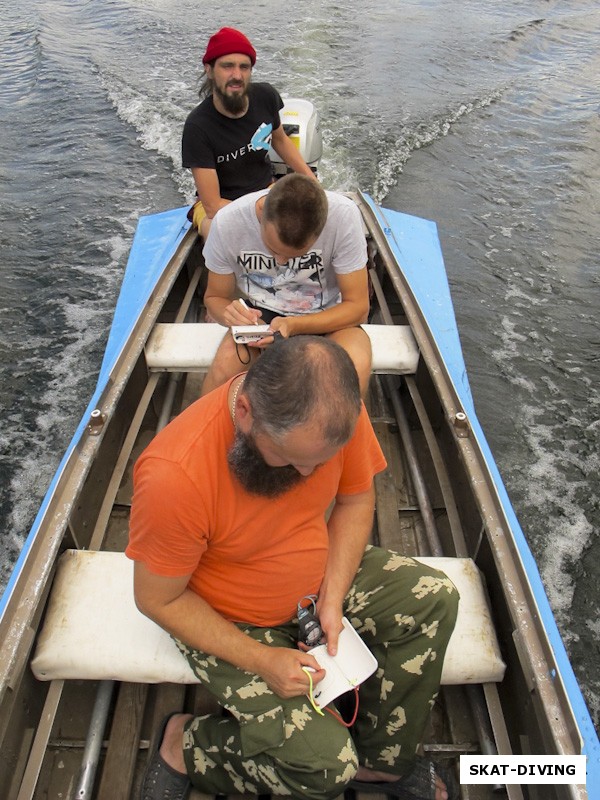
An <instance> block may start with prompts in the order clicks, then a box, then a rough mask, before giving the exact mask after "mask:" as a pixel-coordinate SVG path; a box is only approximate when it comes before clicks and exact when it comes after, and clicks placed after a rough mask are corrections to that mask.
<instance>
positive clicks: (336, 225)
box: [203, 190, 367, 316]
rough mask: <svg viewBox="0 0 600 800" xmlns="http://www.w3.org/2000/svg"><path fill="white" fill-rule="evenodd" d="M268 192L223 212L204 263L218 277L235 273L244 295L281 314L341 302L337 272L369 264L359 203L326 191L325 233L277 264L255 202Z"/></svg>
mask: <svg viewBox="0 0 600 800" xmlns="http://www.w3.org/2000/svg"><path fill="white" fill-rule="evenodd" d="M267 191H268V190H262V191H260V192H253V193H252V194H247V195H245V196H244V197H240V198H239V199H238V200H235V201H234V202H233V203H230V204H229V205H227V206H224V207H223V208H221V209H220V210H219V212H218V213H217V214H216V215H215V217H214V219H213V221H212V224H211V228H210V233H209V235H208V238H207V240H206V244H205V245H204V251H203V252H204V260H205V262H206V266H207V267H208V269H209V270H210V271H211V272H214V273H217V274H219V275H229V274H231V273H235V277H236V283H237V286H238V289H239V291H240V293H241V295H242V296H243V297H245V298H247V299H248V300H250V302H251V303H252V305H255V306H260V307H261V308H267V309H269V310H271V311H274V312H276V313H277V314H281V315H282V316H290V315H300V314H314V313H315V312H317V311H323V310H324V309H326V308H330V307H331V306H334V305H335V304H336V303H339V302H340V300H341V298H340V291H339V287H338V283H337V278H336V276H337V275H338V274H340V275H341V274H348V273H350V272H355V271H356V270H359V269H363V268H364V267H365V265H366V263H367V246H366V241H365V236H364V233H363V226H362V217H361V215H360V211H359V210H358V208H357V206H356V204H355V203H354V202H353V201H352V200H350V199H349V198H348V197H345V196H344V195H341V194H337V193H336V192H326V195H327V202H328V206H329V211H328V215H327V222H326V223H325V227H324V229H323V232H322V233H321V235H320V236H319V238H318V239H317V241H316V242H315V243H314V245H313V246H312V247H311V248H310V250H309V251H308V252H307V253H305V254H304V255H302V256H300V257H298V258H293V259H290V260H289V261H288V262H287V263H286V264H283V265H278V264H277V263H276V261H275V258H274V257H273V256H272V255H271V254H270V253H269V251H268V250H267V248H266V246H265V245H264V243H263V240H262V237H261V235H260V223H259V221H258V217H257V216H256V207H255V206H256V201H257V200H258V199H259V198H260V197H263V196H264V195H265V194H266V193H267Z"/></svg>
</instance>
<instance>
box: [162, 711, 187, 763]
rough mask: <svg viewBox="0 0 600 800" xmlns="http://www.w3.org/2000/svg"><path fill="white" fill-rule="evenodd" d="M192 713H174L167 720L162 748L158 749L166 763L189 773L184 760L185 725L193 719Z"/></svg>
mask: <svg viewBox="0 0 600 800" xmlns="http://www.w3.org/2000/svg"><path fill="white" fill-rule="evenodd" d="M192 716H193V715H192V714H174V715H173V716H172V717H171V719H170V720H169V721H168V722H167V727H166V728H165V733H164V736H163V740H162V743H161V745H160V750H159V751H158V752H159V753H160V755H161V756H162V758H163V759H164V760H165V761H166V763H167V764H168V765H169V766H170V767H172V768H173V769H176V770H177V772H181V773H183V774H184V775H185V774H186V773H187V770H186V768H185V761H184V760H183V726H184V725H185V723H186V722H187V721H188V720H189V719H192Z"/></svg>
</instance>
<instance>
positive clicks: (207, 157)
mask: <svg viewBox="0 0 600 800" xmlns="http://www.w3.org/2000/svg"><path fill="white" fill-rule="evenodd" d="M202 63H203V64H204V71H205V77H204V81H203V84H202V86H201V88H200V98H201V99H202V102H201V103H200V105H198V106H196V108H195V109H194V110H193V111H192V112H191V113H190V115H189V116H188V118H187V120H186V122H185V125H184V129H183V139H182V163H183V166H184V167H188V168H190V169H191V170H192V175H193V178H194V183H195V185H196V193H197V195H198V202H196V204H195V205H194V207H193V209H192V212H191V217H190V218H191V219H192V221H193V222H194V225H195V226H196V227H197V228H198V230H199V231H200V233H201V234H202V236H203V237H204V238H205V239H206V236H207V235H208V230H209V228H210V221H211V219H212V218H213V217H214V215H215V214H216V213H217V211H218V210H219V209H220V208H222V207H223V206H224V205H227V203H230V202H231V201H232V200H236V199H237V198H238V197H241V196H242V195H245V194H248V193H249V192H255V191H258V190H260V189H266V188H267V186H269V185H270V184H271V183H272V181H273V175H272V170H271V162H270V159H269V147H270V146H272V147H273V149H274V150H275V152H276V153H277V154H278V155H279V156H280V158H281V159H282V160H283V161H284V162H285V163H286V164H287V165H288V166H289V167H290V168H291V169H292V170H294V171H295V172H300V173H303V174H305V175H310V176H313V177H314V174H313V172H312V170H311V169H310V167H309V166H308V165H307V164H306V162H305V161H304V159H303V158H302V156H301V155H300V153H299V151H298V149H297V148H296V147H295V146H294V145H293V143H292V142H291V141H290V139H289V138H288V137H287V135H286V134H285V131H284V130H283V126H282V125H281V119H280V117H279V111H280V109H281V108H283V101H282V99H281V97H280V95H279V93H278V92H277V90H276V89H275V88H274V87H273V86H271V85H270V84H269V83H252V82H251V76H252V68H253V66H254V64H255V63H256V51H255V49H254V47H253V46H252V44H251V42H250V40H249V39H248V37H247V36H245V35H244V34H243V33H242V32H241V31H238V30H236V29H235V28H221V29H220V30H219V31H217V33H215V34H213V36H211V37H210V39H209V41H208V45H207V48H206V52H205V53H204V56H203V58H202Z"/></svg>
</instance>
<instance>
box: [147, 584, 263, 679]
mask: <svg viewBox="0 0 600 800" xmlns="http://www.w3.org/2000/svg"><path fill="white" fill-rule="evenodd" d="M140 610H141V611H142V613H144V614H145V615H146V616H148V617H149V618H150V619H152V620H153V621H154V622H156V623H157V625H160V627H161V628H164V630H166V631H167V632H168V633H170V634H171V635H172V636H174V637H176V638H177V639H179V640H180V641H182V642H184V643H185V644H186V645H188V646H189V647H192V648H194V649H196V650H200V651H201V652H203V653H207V654H209V655H213V656H216V657H217V658H221V659H223V660H225V661H228V662H229V663H230V664H233V665H234V666H236V667H238V668H239V669H243V670H246V671H248V672H252V673H256V674H262V673H263V672H264V671H265V668H266V665H267V664H268V660H269V658H270V654H269V649H268V648H267V647H266V646H265V645H263V644H260V643H259V642H256V641H255V640H254V639H252V638H250V637H249V636H246V634H244V633H243V632H242V631H241V630H240V629H239V628H238V627H237V626H236V625H235V624H234V623H232V622H229V620H226V619H225V618H224V617H223V616H221V614H219V613H218V612H217V611H215V610H214V609H213V608H212V606H210V605H209V604H208V603H207V602H206V601H205V600H203V599H202V598H201V597H200V596H199V595H197V594H196V593H195V592H192V591H191V590H190V589H186V590H184V591H183V592H182V594H181V595H180V596H179V597H177V598H175V599H173V600H171V601H170V602H168V603H164V604H162V605H158V604H153V603H147V604H146V605H145V606H140Z"/></svg>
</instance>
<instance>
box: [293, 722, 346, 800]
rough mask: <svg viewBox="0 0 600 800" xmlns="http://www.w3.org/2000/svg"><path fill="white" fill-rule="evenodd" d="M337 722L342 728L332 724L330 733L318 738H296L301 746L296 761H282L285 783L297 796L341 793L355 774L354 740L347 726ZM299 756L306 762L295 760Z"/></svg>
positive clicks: (314, 798) (310, 798) (315, 799)
mask: <svg viewBox="0 0 600 800" xmlns="http://www.w3.org/2000/svg"><path fill="white" fill-rule="evenodd" d="M322 721H323V720H322ZM336 725H337V727H338V729H339V730H335V731H333V730H332V729H331V728H330V730H329V735H327V736H326V737H323V738H321V736H319V737H318V740H317V741H308V740H307V741H304V742H303V743H302V744H299V743H298V742H297V741H296V744H297V745H298V744H299V746H298V747H297V748H295V758H294V760H293V762H291V763H286V764H285V765H281V769H282V770H283V772H285V773H286V776H285V778H284V783H285V784H287V786H288V788H289V789H290V790H291V792H292V795H293V796H294V797H302V798H306V800H323V798H325V800H328V798H335V797H339V796H340V795H342V794H343V793H344V789H345V788H346V786H347V785H348V784H349V783H350V781H351V780H352V779H353V778H354V777H355V776H356V773H357V771H358V754H357V752H356V748H355V746H354V742H353V741H352V738H351V737H350V735H349V733H348V730H347V729H346V728H343V727H342V726H341V725H339V724H338V723H336ZM301 753H302V754H303V756H302V755H300V754H301ZM298 757H300V761H301V762H303V763H299V762H298V761H297V760H296V759H297V758H298ZM305 759H306V761H305ZM304 762H305V763H304ZM308 776H310V777H308Z"/></svg>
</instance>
